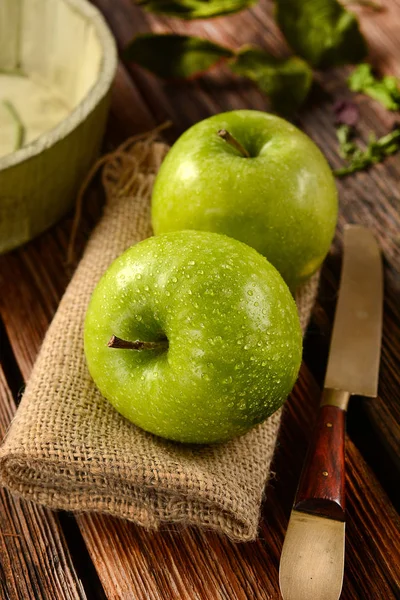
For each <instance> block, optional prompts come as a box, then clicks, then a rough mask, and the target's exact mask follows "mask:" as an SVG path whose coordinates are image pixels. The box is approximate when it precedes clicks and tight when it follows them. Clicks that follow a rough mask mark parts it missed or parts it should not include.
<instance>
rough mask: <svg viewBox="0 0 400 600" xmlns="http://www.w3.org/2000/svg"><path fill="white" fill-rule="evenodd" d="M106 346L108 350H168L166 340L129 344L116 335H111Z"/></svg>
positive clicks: (137, 341) (138, 341)
mask: <svg viewBox="0 0 400 600" xmlns="http://www.w3.org/2000/svg"><path fill="white" fill-rule="evenodd" d="M107 346H108V347H109V348H118V349H124V350H159V349H165V348H168V340H160V341H158V342H142V341H140V340H135V341H134V342H129V341H127V340H121V338H119V337H117V336H116V335H112V336H111V338H110V340H109V342H108V344H107Z"/></svg>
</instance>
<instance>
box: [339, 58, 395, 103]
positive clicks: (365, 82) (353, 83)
mask: <svg viewBox="0 0 400 600" xmlns="http://www.w3.org/2000/svg"><path fill="white" fill-rule="evenodd" d="M347 83H348V84H349V88H350V89H351V90H352V91H353V92H361V93H363V94H366V95H367V96H370V97H371V98H374V100H377V101H378V102H380V103H381V104H383V106H384V107H385V108H387V109H388V110H400V90H399V86H398V81H397V79H396V77H391V76H386V77H383V78H382V79H380V80H379V79H377V78H376V77H374V75H373V73H372V67H371V65H368V64H366V63H364V64H362V65H359V66H358V67H357V68H356V69H355V70H354V71H353V72H352V74H351V75H350V77H349V78H348V80H347Z"/></svg>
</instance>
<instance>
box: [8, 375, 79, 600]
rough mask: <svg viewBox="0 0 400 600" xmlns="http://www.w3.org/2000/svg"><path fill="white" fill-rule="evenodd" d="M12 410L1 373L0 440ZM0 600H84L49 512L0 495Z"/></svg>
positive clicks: (57, 525) (65, 545)
mask: <svg viewBox="0 0 400 600" xmlns="http://www.w3.org/2000/svg"><path fill="white" fill-rule="evenodd" d="M15 410H16V406H15V404H14V400H13V398H12V395H11V392H10V390H9V388H8V386H7V383H6V380H5V377H4V373H3V370H2V369H1V368H0V439H3V437H4V435H5V433H6V431H7V429H8V427H9V425H10V422H11V419H12V417H13V415H14V413H15ZM0 598H2V599H4V600H19V599H21V598H26V599H27V600H28V599H29V600H31V599H32V600H33V599H37V600H39V599H43V600H45V599H46V600H54V599H55V598H57V600H58V599H60V600H78V599H81V600H82V599H84V598H86V594H85V592H84V589H83V587H82V583H81V581H80V580H79V578H78V576H77V574H76V571H75V568H74V565H73V562H72V558H71V555H70V552H69V549H68V547H67V544H66V540H65V537H64V535H63V533H62V530H61V527H60V523H59V519H58V517H57V515H56V514H54V513H53V512H51V511H49V510H46V509H44V508H42V507H41V506H37V505H35V504H33V503H31V502H25V501H24V500H19V499H17V498H13V497H11V495H10V494H9V493H8V492H6V491H5V490H4V489H0Z"/></svg>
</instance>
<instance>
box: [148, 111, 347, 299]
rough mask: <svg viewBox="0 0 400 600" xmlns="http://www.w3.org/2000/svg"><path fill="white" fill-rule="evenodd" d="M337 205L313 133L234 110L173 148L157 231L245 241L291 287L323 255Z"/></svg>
mask: <svg viewBox="0 0 400 600" xmlns="http://www.w3.org/2000/svg"><path fill="white" fill-rule="evenodd" d="M218 132H220V134H219V135H218ZM337 205H338V202H337V191H336V187H335V182H334V178H333V175H332V172H331V169H330V168H329V165H328V163H327V162H326V160H325V158H324V156H323V155H322V153H321V151H320V150H319V149H318V148H317V146H316V145H315V144H314V142H312V141H311V140H310V138H309V137H307V136H306V135H305V134H304V133H302V132H301V131H300V130H299V129H297V128H296V127H294V126H293V125H291V124H290V123H288V122H287V121H284V120H283V119H280V118H279V117H276V116H274V115H270V114H267V113H263V112H259V111H253V110H237V111H232V112H227V113H222V114H219V115H215V116H213V117H210V118H208V119H205V120H204V121H200V122H199V123H197V124H196V125H194V126H193V127H191V128H190V129H188V130H187V131H186V132H185V133H184V134H183V135H182V136H181V137H180V138H179V139H178V141H177V142H176V143H175V144H174V146H173V147H172V148H171V150H170V151H169V153H168V154H167V157H166V158H165V161H164V163H163V164H162V166H161V169H160V171H159V173H158V175H157V178H156V181H155V185H154V190H153V196H152V224H153V229H154V233H155V234H160V233H165V232H168V231H177V230H179V229H196V230H205V231H215V232H217V233H224V234H226V235H229V236H231V237H233V238H236V239H238V240H241V241H242V242H245V243H246V244H248V245H249V246H252V247H253V248H255V249H256V250H258V252H260V253H261V254H263V255H264V256H266V257H267V258H268V260H269V261H270V262H271V263H272V264H273V265H274V266H275V267H276V268H277V269H278V271H279V272H280V273H281V275H282V276H283V278H284V279H285V281H286V282H287V283H288V285H289V286H290V287H291V289H294V288H295V287H296V286H297V285H298V284H300V283H302V282H303V281H305V280H306V279H307V278H308V277H309V276H310V275H311V274H312V273H313V272H314V271H316V270H317V269H318V267H319V266H320V265H321V263H322V261H323V260H324V258H325V256H326V254H327V252H328V249H329V246H330V244H331V241H332V238H333V235H334V231H335V226H336V220H337V210H338V206H337Z"/></svg>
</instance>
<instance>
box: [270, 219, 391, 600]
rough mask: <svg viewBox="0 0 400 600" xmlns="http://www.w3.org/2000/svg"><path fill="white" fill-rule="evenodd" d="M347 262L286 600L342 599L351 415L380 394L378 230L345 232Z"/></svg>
mask: <svg viewBox="0 0 400 600" xmlns="http://www.w3.org/2000/svg"><path fill="white" fill-rule="evenodd" d="M343 246H344V258H343V266H342V273H341V280H340V288H339V297H338V302H337V308H336V313H335V319H334V325H333V333H332V339H331V345H330V350H329V359H328V367H327V372H326V376H325V384H324V391H323V394H322V401H321V405H320V408H319V413H318V418H317V423H316V426H315V430H314V435H313V437H312V440H311V443H310V446H309V449H308V452H307V457H306V460H305V463H304V466H303V471H302V474H301V477H300V482H299V486H298V489H297V492H296V498H295V501H294V505H293V509H292V512H291V515H290V519H289V525H288V529H287V532H286V536H285V541H284V544H283V548H282V555H281V561H280V567H279V585H280V589H281V593H282V597H283V599H284V600H338V598H339V597H340V594H341V590H342V584H343V573H344V557H345V484H344V482H345V478H344V465H345V454H344V443H345V413H346V409H347V404H348V401H349V398H350V396H351V395H353V394H358V395H364V396H371V397H373V396H376V395H377V388H378V374H379V360H380V346H381V335H382V312H383V274H382V262H381V256H380V251H379V247H378V245H377V243H376V241H375V238H374V236H373V235H372V233H371V232H370V231H369V230H368V229H366V228H364V227H362V226H358V225H351V226H347V227H346V228H345V231H344V241H343Z"/></svg>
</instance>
